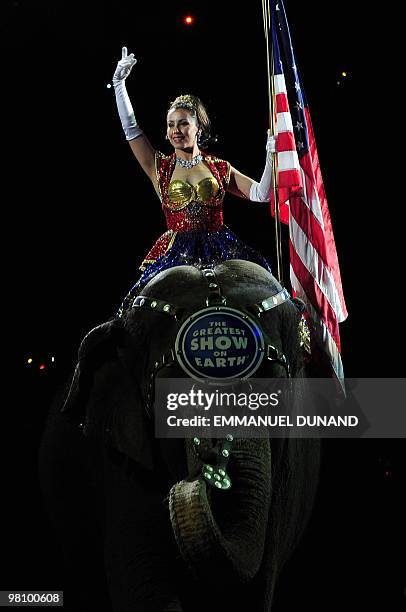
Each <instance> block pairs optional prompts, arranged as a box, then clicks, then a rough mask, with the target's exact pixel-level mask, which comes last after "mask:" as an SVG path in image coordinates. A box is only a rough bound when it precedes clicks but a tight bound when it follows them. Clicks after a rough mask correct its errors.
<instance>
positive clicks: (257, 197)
mask: <svg viewBox="0 0 406 612" xmlns="http://www.w3.org/2000/svg"><path fill="white" fill-rule="evenodd" d="M273 153H276V137H275V136H272V135H271V131H270V130H268V139H267V142H266V161H265V168H264V172H263V174H262V178H261V180H260V182H259V183H257V182H256V181H254V182H253V183H252V185H251V188H250V200H251V202H269V200H270V199H271V190H272V154H273Z"/></svg>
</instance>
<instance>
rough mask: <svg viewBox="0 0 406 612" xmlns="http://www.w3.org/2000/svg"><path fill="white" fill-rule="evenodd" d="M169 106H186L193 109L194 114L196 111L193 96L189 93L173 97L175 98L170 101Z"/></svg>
mask: <svg viewBox="0 0 406 612" xmlns="http://www.w3.org/2000/svg"><path fill="white" fill-rule="evenodd" d="M169 108H186V109H188V110H191V111H193V112H194V113H195V114H196V111H197V109H196V101H195V98H194V96H191V95H189V94H186V95H184V96H178V97H177V98H175V100H174V101H173V102H171V104H170V106H169Z"/></svg>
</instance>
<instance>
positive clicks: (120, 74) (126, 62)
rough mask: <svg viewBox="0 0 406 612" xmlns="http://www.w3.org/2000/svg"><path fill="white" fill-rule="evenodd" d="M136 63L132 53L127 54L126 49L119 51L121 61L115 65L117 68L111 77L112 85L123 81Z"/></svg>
mask: <svg viewBox="0 0 406 612" xmlns="http://www.w3.org/2000/svg"><path fill="white" fill-rule="evenodd" d="M136 63H137V60H136V59H135V57H134V53H130V55H128V54H127V47H123V48H122V50H121V60H120V61H119V62H118V63H117V68H116V70H115V72H114V75H113V84H117V83H119V82H120V81H124V80H125V79H126V78H127V77H128V75H129V74H130V72H131V70H132V68H133V66H134V65H135V64H136Z"/></svg>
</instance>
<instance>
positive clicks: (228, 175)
mask: <svg viewBox="0 0 406 612" xmlns="http://www.w3.org/2000/svg"><path fill="white" fill-rule="evenodd" d="M136 62H137V60H136V59H135V57H134V54H133V53H130V54H129V55H128V53H127V48H126V47H123V48H122V58H121V60H120V61H119V62H118V64H117V68H116V70H115V72H114V75H113V86H114V91H115V96H116V102H117V108H118V113H119V116H120V120H121V124H122V127H123V130H124V133H125V136H126V139H127V140H128V142H129V144H130V147H131V150H132V152H133V154H134V156H135V158H136V159H137V161H138V162H139V164H140V165H141V167H142V169H143V170H144V172H145V173H146V174H147V176H148V177H149V179H150V180H151V182H152V184H153V186H154V188H155V191H156V193H157V195H158V197H159V199H160V201H161V203H162V209H163V212H164V214H165V217H166V223H167V228H168V229H167V231H166V232H165V233H164V234H163V235H162V236H160V237H159V238H158V240H157V241H156V242H155V244H154V245H153V247H152V248H151V250H150V251H149V252H148V254H147V255H146V256H145V258H144V260H143V262H142V265H141V266H140V270H141V276H140V278H139V280H138V281H137V283H136V284H135V285H134V286H133V287H132V289H131V290H130V291H129V293H128V294H127V296H126V297H125V299H124V301H123V302H122V304H121V306H120V309H119V312H118V316H122V314H123V313H124V312H126V311H127V310H128V309H129V308H131V305H132V302H133V300H134V297H135V296H136V295H137V294H138V293H139V291H140V289H142V287H144V286H145V285H146V284H147V283H148V282H149V281H150V280H151V279H152V278H153V277H154V276H155V275H156V274H157V273H158V272H161V271H163V270H166V269H168V268H171V267H174V266H179V265H196V266H198V267H207V266H208V265H215V264H217V263H219V262H220V261H225V260H229V259H243V260H249V261H253V262H254V263H258V264H259V265H261V266H263V267H264V268H266V269H267V270H268V271H271V270H270V265H269V263H268V261H267V260H266V259H265V258H264V257H263V256H262V255H261V254H260V253H258V252H257V251H255V250H254V249H252V248H251V247H250V246H248V245H246V244H245V243H244V242H243V241H242V240H240V239H239V238H238V237H237V236H236V235H235V234H234V233H233V232H232V231H231V230H230V229H229V228H228V227H227V226H226V225H225V224H224V223H223V200H224V196H225V193H226V192H227V191H228V192H230V193H232V194H233V195H236V196H238V197H241V198H244V199H248V200H251V201H253V202H269V199H270V194H271V187H272V153H275V150H276V139H275V137H274V136H272V135H271V134H270V133H269V131H268V137H267V143H266V161H265V168H264V171H263V174H262V178H261V180H260V181H259V182H257V181H255V180H253V179H252V178H250V177H248V176H246V175H244V174H242V173H241V172H239V171H238V170H236V169H235V168H234V167H233V166H231V164H230V163H229V162H228V161H224V160H222V159H219V158H217V157H216V156H213V155H209V154H207V153H206V152H205V148H206V147H207V145H208V143H209V142H210V139H211V134H210V129H211V126H210V120H209V117H208V115H207V112H206V109H205V107H204V105H203V103H202V102H201V100H200V99H199V98H198V97H196V96H193V95H189V94H188V95H180V96H178V97H177V98H176V99H175V100H173V102H171V104H170V105H169V109H168V113H167V118H166V121H167V128H166V138H167V140H168V141H169V143H170V144H171V145H172V147H173V149H174V150H173V153H172V154H171V155H165V154H163V153H162V152H160V151H156V150H155V149H154V148H153V147H152V145H151V144H150V142H149V140H148V138H147V136H146V135H145V133H144V131H143V130H142V129H141V128H140V127H139V126H138V124H137V121H136V119H135V115H134V110H133V107H132V104H131V101H130V98H129V96H128V93H127V90H126V86H125V80H126V78H127V77H128V75H129V74H130V72H131V70H132V68H133V66H134V65H135V64H136Z"/></svg>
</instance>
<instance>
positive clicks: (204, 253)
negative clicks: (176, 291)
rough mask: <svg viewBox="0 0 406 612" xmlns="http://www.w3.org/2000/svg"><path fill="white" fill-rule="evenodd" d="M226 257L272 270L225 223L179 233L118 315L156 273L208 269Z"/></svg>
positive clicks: (142, 278)
mask: <svg viewBox="0 0 406 612" xmlns="http://www.w3.org/2000/svg"><path fill="white" fill-rule="evenodd" d="M228 259H245V260H247V261H252V262H254V263H257V264H258V265H260V266H262V267H263V268H265V269H266V270H268V272H271V266H270V264H269V263H268V261H267V260H266V259H265V257H263V256H262V255H261V254H260V253H258V251H255V249H252V248H251V247H249V246H248V245H246V244H245V243H244V242H243V241H242V240H240V238H238V236H236V235H235V234H234V233H233V232H232V231H231V230H230V229H229V228H228V227H227V226H225V225H223V227H222V228H221V229H220V230H217V231H215V232H213V231H207V230H197V231H190V232H178V233H177V235H176V237H175V240H174V242H173V244H172V246H171V248H170V249H169V250H168V251H167V252H166V253H165V254H164V255H162V256H161V257H159V258H158V259H156V261H154V262H153V263H152V264H150V265H149V266H148V267H147V268H146V269H145V270H144V272H143V273H142V274H141V276H140V278H139V280H138V281H137V282H136V283H135V285H134V286H133V287H132V288H131V290H130V291H129V292H128V294H127V295H126V297H125V298H124V300H123V302H122V304H121V306H120V308H119V311H118V313H117V314H118V316H122V314H123V313H124V312H125V311H126V310H128V309H129V308H131V305H132V302H133V300H134V298H135V297H136V296H137V295H138V294H139V293H140V290H141V289H142V288H143V287H145V285H146V284H147V283H149V281H150V280H151V279H152V278H153V277H154V276H155V275H156V274H158V273H159V272H162V271H163V270H167V269H168V268H174V267H175V266H185V265H188V266H196V267H197V268H207V267H210V266H213V265H217V264H219V263H220V262H222V261H226V260H228Z"/></svg>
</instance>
